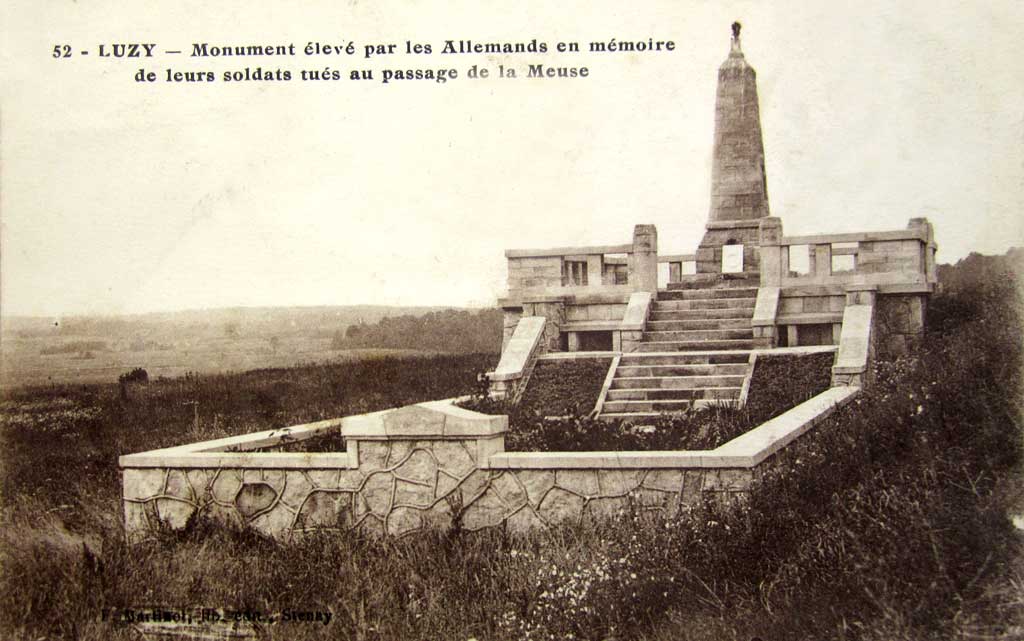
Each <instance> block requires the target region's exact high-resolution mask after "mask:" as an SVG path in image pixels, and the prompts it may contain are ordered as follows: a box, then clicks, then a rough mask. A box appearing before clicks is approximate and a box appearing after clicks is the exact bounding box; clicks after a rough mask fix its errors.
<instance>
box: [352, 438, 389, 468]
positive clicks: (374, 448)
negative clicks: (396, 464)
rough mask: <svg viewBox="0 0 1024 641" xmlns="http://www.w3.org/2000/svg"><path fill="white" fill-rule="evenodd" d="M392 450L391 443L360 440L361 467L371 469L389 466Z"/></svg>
mask: <svg viewBox="0 0 1024 641" xmlns="http://www.w3.org/2000/svg"><path fill="white" fill-rule="evenodd" d="M390 452H391V444H390V443H387V442H374V441H359V469H360V470H363V471H370V470H379V469H383V468H385V467H387V462H388V454H390Z"/></svg>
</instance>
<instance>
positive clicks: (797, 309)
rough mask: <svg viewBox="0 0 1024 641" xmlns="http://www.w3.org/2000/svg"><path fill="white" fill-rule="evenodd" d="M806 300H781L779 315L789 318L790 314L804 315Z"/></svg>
mask: <svg viewBox="0 0 1024 641" xmlns="http://www.w3.org/2000/svg"><path fill="white" fill-rule="evenodd" d="M804 300H805V299H803V298H782V299H779V314H781V315H782V316H787V315H789V314H802V313H803V311H804Z"/></svg>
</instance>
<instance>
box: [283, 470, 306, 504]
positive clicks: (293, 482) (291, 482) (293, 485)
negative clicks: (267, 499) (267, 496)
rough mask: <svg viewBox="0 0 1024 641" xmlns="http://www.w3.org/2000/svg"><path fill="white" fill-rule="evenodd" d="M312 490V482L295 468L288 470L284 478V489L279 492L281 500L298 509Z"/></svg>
mask: <svg viewBox="0 0 1024 641" xmlns="http://www.w3.org/2000/svg"><path fill="white" fill-rule="evenodd" d="M312 490H313V484H312V483H311V482H310V480H309V478H308V477H307V476H306V475H305V474H303V473H302V472H300V471H297V470H292V471H289V472H288V475H287V477H286V478H285V484H284V491H283V492H282V493H281V502H283V503H284V504H285V505H288V506H289V507H291V508H294V509H298V508H299V507H301V506H302V504H303V502H305V500H306V497H307V496H308V495H309V493H310V492H311V491H312Z"/></svg>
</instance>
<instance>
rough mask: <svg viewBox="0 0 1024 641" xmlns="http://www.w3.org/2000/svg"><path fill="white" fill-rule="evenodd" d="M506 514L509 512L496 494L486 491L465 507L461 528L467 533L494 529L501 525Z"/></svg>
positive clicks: (489, 490)
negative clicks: (467, 531)
mask: <svg viewBox="0 0 1024 641" xmlns="http://www.w3.org/2000/svg"><path fill="white" fill-rule="evenodd" d="M508 514H510V511H509V510H508V508H507V507H506V506H505V503H504V502H503V501H502V500H501V499H500V498H499V497H498V494H497V492H495V491H493V490H491V489H488V490H486V491H485V492H484V493H483V494H481V495H480V497H479V498H477V499H476V500H475V501H473V502H472V503H470V504H469V505H467V506H466V508H465V510H464V511H463V513H462V526H463V527H464V528H465V529H467V530H469V531H473V530H480V529H483V528H486V527H495V526H497V525H501V523H502V522H503V521H504V520H505V517H506V516H507V515H508Z"/></svg>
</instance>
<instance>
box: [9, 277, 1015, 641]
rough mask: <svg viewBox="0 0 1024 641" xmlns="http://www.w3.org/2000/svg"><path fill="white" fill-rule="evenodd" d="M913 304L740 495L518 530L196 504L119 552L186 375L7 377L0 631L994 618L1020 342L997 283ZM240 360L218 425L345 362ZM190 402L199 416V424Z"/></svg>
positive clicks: (299, 393) (880, 630)
mask: <svg viewBox="0 0 1024 641" xmlns="http://www.w3.org/2000/svg"><path fill="white" fill-rule="evenodd" d="M929 315H930V319H929V322H930V323H931V325H932V327H934V328H936V329H937V331H935V332H934V333H933V335H931V336H929V338H928V341H927V343H926V345H925V346H924V347H923V348H922V350H920V351H919V352H918V353H916V354H914V355H913V357H914V358H907V359H902V360H899V361H895V362H892V363H883V364H881V365H880V367H879V371H878V373H877V374H878V376H877V384H876V386H875V388H874V389H873V390H870V391H868V392H867V393H865V394H864V395H863V396H862V397H861V398H860V402H859V403H855V404H852V405H850V406H849V407H848V408H846V409H845V410H844V411H843V412H841V413H840V414H839V415H837V416H835V417H834V418H833V419H831V420H829V421H825V422H824V423H823V424H822V425H821V426H820V428H818V429H816V430H814V431H813V432H811V433H810V434H809V435H808V436H809V438H804V439H801V441H799V443H800V447H799V448H798V449H797V450H794V451H792V453H791V454H792V455H791V456H789V457H788V459H786V460H785V462H784V464H782V465H779V466H778V467H777V468H775V470H774V471H773V472H772V473H771V474H769V475H768V476H766V477H765V478H764V479H763V480H762V482H761V483H760V486H759V487H757V488H755V490H754V491H753V492H752V493H751V495H750V496H749V500H748V502H747V503H746V504H745V505H743V506H739V507H734V508H728V507H726V506H721V505H718V504H715V503H708V504H705V505H702V506H699V507H697V508H696V509H694V510H691V511H689V512H688V513H684V514H682V515H680V517H679V518H662V517H658V516H655V515H651V514H648V513H645V512H643V511H640V510H639V509H636V510H628V511H626V512H625V513H623V514H622V515H621V518H619V519H617V520H613V521H609V522H601V523H596V524H587V525H584V526H567V527H561V528H557V529H555V530H553V531H551V532H538V533H534V534H531V535H528V536H524V537H511V536H506V535H504V534H503V533H501V532H485V533H480V534H467V533H459V532H456V533H452V534H451V535H441V534H435V535H429V536H417V537H413V538H409V539H403V540H398V541H367V540H361V539H358V538H354V537H344V536H318V537H310V538H308V539H305V540H303V541H301V542H299V543H297V544H293V545H282V544H278V543H275V542H273V541H267V540H264V539H261V538H259V537H257V536H255V535H253V534H252V533H251V532H232V531H225V530H223V529H214V530H210V529H206V528H207V526H206V525H205V524H202V523H200V524H197V525H196V527H195V528H194V529H192V530H190V531H187V532H183V533H180V534H176V535H171V534H168V535H166V536H164V537H163V538H162V539H160V540H157V541H153V542H151V543H147V544H144V545H140V546H136V547H133V548H128V547H126V546H124V545H123V542H122V541H123V539H122V533H121V530H120V524H119V518H120V516H119V513H120V511H119V501H118V497H119V485H118V479H117V474H116V471H114V470H113V465H114V461H115V459H114V458H113V457H115V456H116V455H117V454H121V453H125V452H128V451H136V450H139V449H146V448H149V447H158V446H161V445H169V444H173V443H180V442H182V441H183V440H187V439H185V438H182V437H183V436H186V431H187V430H188V429H189V428H188V426H189V424H190V421H191V415H190V411H191V408H188V407H186V408H182V407H181V406H180V402H182V401H184V400H188V399H189V398H191V396H189V395H186V394H181V393H178V392H176V391H175V387H174V385H179V386H182V387H185V386H186V382H183V381H178V382H176V383H173V384H167V385H165V386H161V385H154V384H152V383H151V384H150V385H149V386H148V387H147V392H146V394H147V395H146V396H145V397H144V398H143V397H132V400H131V402H132V403H141V404H144V405H146V406H147V407H150V409H149V410H142V409H140V410H137V411H134V412H133V411H128V410H125V411H124V414H119V413H117V412H120V411H121V410H116V411H115V409H114V408H117V407H118V400H117V398H116V396H117V391H116V388H115V387H113V386H109V387H95V386H94V387H87V388H77V387H76V388H73V389H71V388H68V389H65V390H63V391H61V392H59V393H57V392H52V391H43V390H37V391H35V392H25V393H22V394H21V395H19V396H17V397H11V396H10V395H8V396H7V397H6V400H5V401H4V405H3V408H2V411H3V416H4V423H3V426H2V432H0V435H2V437H3V439H4V445H5V447H6V448H8V452H9V453H8V457H7V463H8V464H7V465H6V466H5V469H4V478H3V481H4V495H3V503H2V505H3V520H4V524H3V529H2V531H0V573H2V574H0V632H2V634H0V636H3V637H4V638H7V639H13V640H20V639H38V638H43V637H45V638H66V639H85V640H100V639H103V640H106V639H113V640H119V639H122V640H127V639H132V638H134V637H135V636H136V635H135V633H134V632H132V631H131V630H130V629H129V628H127V627H125V626H116V625H113V624H111V623H110V622H105V621H103V620H102V618H101V613H102V612H103V610H104V609H105V608H111V607H124V606H130V605H143V604H157V605H168V606H174V605H197V604H200V605H207V606H212V607H224V608H233V609H245V608H249V609H254V610H260V611H263V612H268V613H269V612H279V611H281V610H284V609H301V610H314V609H320V610H329V611H331V612H332V613H333V619H332V622H331V624H330V625H329V626H324V625H322V624H308V623H307V624H299V623H295V624H281V625H279V626H273V627H271V628H269V629H268V634H270V635H271V636H272V638H286V639H289V640H292V641H303V640H306V639H337V638H353V639H374V640H376V639H437V638H445V639H449V638H451V639H469V638H471V637H474V638H477V639H480V640H481V641H482V640H484V639H494V640H505V639H507V640H512V639H517V640H518V639H525V638H531V639H553V638H558V639H562V638H570V635H571V636H574V637H576V638H589V639H609V638H614V639H640V638H642V639H649V640H652V641H659V640H666V641H667V640H669V639H672V640H675V639H681V638H686V639H695V640H704V639H707V640H711V639H714V640H718V639H750V638H753V637H755V636H758V637H760V638H764V639H822V638H835V639H868V640H871V639H879V640H881V639H948V638H986V639H1007V640H1009V639H1018V638H1020V637H1021V636H1022V635H1024V602H1022V601H1021V598H1020V594H1021V586H1022V585H1024V569H1022V568H1024V563H1022V561H1024V551H1022V546H1024V541H1022V536H1021V533H1020V532H1019V531H1017V530H1015V529H1014V527H1013V525H1012V524H1011V520H1010V516H1011V515H1012V514H1019V513H1020V512H1021V511H1022V504H1021V503H1020V502H1019V497H1018V496H1015V494H1014V492H1016V491H1019V490H1018V488H1019V487H1020V483H1021V471H1020V468H1021V440H1022V436H1024V432H1022V408H1021V397H1020V394H1019V391H1020V389H1021V382H1022V381H1021V365H1022V358H1021V351H1022V344H1024V341H1022V333H1021V316H1020V307H1019V301H1018V300H1017V299H1016V297H1015V296H1014V283H1013V282H1002V283H999V282H995V283H985V284H977V285H966V286H964V287H963V288H950V289H948V290H947V291H946V292H945V293H944V294H942V295H941V296H936V297H935V299H934V300H933V303H932V305H931V306H930V310H929ZM444 362H446V363H449V366H448V368H447V369H443V368H442V371H447V372H449V373H450V374H442V375H441V376H440V378H441V379H442V380H443V381H450V382H452V383H453V384H454V383H455V382H456V379H458V381H459V382H464V383H465V384H466V385H467V386H468V385H469V381H470V380H471V379H472V373H473V372H475V371H477V370H479V369H484V367H486V364H483V363H481V362H479V361H478V360H474V359H473V358H469V357H467V358H465V359H461V360H460V359H450V360H447V361H444ZM436 363H437V361H435V360H433V359H423V360H420V361H417V362H415V363H413V364H410V363H409V362H408V361H406V362H404V365H403V366H402V367H401V368H397V369H392V370H389V371H391V372H392V374H391V375H392V376H395V377H402V376H408V378H401V379H400V380H402V381H412V380H421V379H425V378H430V375H431V374H433V375H434V377H435V382H434V383H427V384H425V387H424V388H420V389H419V390H418V392H417V393H420V392H422V393H423V394H429V395H430V396H431V397H435V398H436V397H439V396H443V395H452V393H453V390H451V389H450V388H445V387H444V385H442V384H440V383H437V382H436V378H437V374H436V370H437V369H438V368H437V367H436ZM402 372H404V373H402ZM456 372H461V374H458V375H456ZM252 376H253V378H252V379H246V378H244V377H238V378H234V379H229V378H225V379H223V382H218V380H217V379H213V380H212V381H211V383H213V382H216V384H215V385H211V386H209V387H207V386H205V385H204V384H202V383H200V384H199V385H198V388H199V390H200V391H199V392H198V393H200V394H203V395H204V396H203V398H205V399H206V403H208V405H207V407H209V406H210V405H211V404H213V405H217V404H219V405H217V406H218V407H219V408H220V411H222V412H223V414H221V416H222V419H221V420H222V421H231V422H232V430H231V431H238V429H237V428H238V427H240V426H241V425H242V424H243V423H246V424H247V423H260V424H259V425H255V424H254V425H253V427H254V428H258V427H263V426H264V425H266V421H268V420H270V419H266V418H262V419H261V418H259V417H260V416H261V415H260V413H259V411H255V412H254V411H251V410H250V409H249V407H248V402H249V401H251V400H252V397H251V396H249V395H252V394H255V393H256V391H258V390H264V391H267V390H271V389H273V384H274V382H275V381H277V380H282V381H291V383H292V385H293V388H292V392H293V393H294V394H293V393H289V394H286V395H283V396H282V397H279V398H283V399H284V401H283V402H281V404H280V409H279V412H280V413H277V414H271V415H272V416H276V417H277V419H279V420H282V421H283V422H297V421H299V420H306V419H305V418H304V417H307V416H308V417H312V416H317V415H319V414H320V413H321V409H320V408H318V407H316V406H315V404H316V403H318V402H320V399H329V398H332V395H331V393H330V391H329V390H331V389H332V385H331V383H330V381H331V380H335V379H334V377H335V376H337V377H344V376H349V375H348V374H346V373H344V372H342V371H337V370H330V371H325V370H321V369H318V368H312V369H306V370H289V371H282V372H274V373H269V372H265V373H262V374H254V375H252ZM384 378H386V377H384ZM384 378H382V377H378V376H375V375H374V374H372V373H371V372H370V371H369V369H359V368H357V369H356V371H353V372H352V375H351V377H350V378H346V379H345V380H348V381H350V382H351V383H353V384H357V385H359V386H358V387H356V388H353V392H352V394H353V395H355V394H356V393H357V392H356V391H355V390H358V393H359V394H360V395H361V396H360V397H359V398H355V397H354V396H353V397H348V398H347V400H345V401H344V402H345V403H350V404H351V405H349V407H355V406H356V405H358V404H359V402H361V401H364V399H365V398H369V399H371V400H370V401H366V404H367V405H369V406H372V405H374V403H376V402H378V401H380V399H381V398H385V397H386V396H387V394H386V392H385V391H384V387H383V386H382V385H381V383H382V381H383V380H384ZM260 381H262V382H260ZM453 387H454V385H453ZM201 390H205V391H201ZM317 390H319V391H317ZM414 396H415V394H413V395H410V397H409V400H415V399H414V398H413V397H414ZM243 398H245V399H247V400H243ZM226 399H230V400H226ZM374 399H376V400H374ZM304 403H310V404H311V405H303V404H304ZM269 406H270V407H272V404H271V405H269ZM201 407H203V406H202V405H201ZM156 408H160V409H159V411H157V409H156ZM235 411H237V412H238V413H239V414H238V417H234V415H233V414H232V413H233V412H235ZM111 412H115V413H114V414H111ZM324 413H332V414H333V413H334V411H333V410H324ZM229 415H231V418H229ZM112 416H117V417H121V416H124V417H129V418H130V417H134V418H135V419H136V420H121V419H120V418H118V419H117V420H112ZM171 416H173V417H175V418H174V419H173V420H171V419H170V418H169V417H171ZM12 417H17V418H12ZM201 417H202V421H203V423H202V425H201V431H202V432H203V433H202V434H201V436H204V437H205V436H207V435H210V436H212V435H214V434H213V432H215V431H219V430H212V429H211V428H212V426H211V425H210V423H209V415H207V414H204V415H201ZM147 418H155V420H156V421H157V424H155V425H153V424H148V423H147V422H146V419H147ZM25 479H28V480H30V481H31V482H25ZM83 542H84V543H85V545H86V546H87V547H85V548H83Z"/></svg>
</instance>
